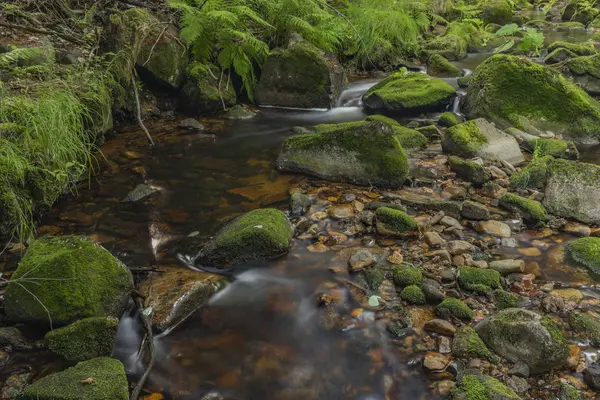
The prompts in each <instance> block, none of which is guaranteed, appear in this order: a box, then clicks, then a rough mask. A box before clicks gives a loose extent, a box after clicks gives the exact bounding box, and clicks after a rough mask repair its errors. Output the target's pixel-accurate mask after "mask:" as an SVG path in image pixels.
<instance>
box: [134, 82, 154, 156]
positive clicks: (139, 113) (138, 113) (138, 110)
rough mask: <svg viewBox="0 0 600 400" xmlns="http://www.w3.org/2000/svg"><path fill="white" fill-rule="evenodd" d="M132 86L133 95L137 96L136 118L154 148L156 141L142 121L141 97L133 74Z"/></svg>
mask: <svg viewBox="0 0 600 400" xmlns="http://www.w3.org/2000/svg"><path fill="white" fill-rule="evenodd" d="M131 85H132V86H133V87H132V89H133V94H134V95H135V110H136V113H135V117H136V119H137V122H138V125H139V126H140V128H142V130H143V131H144V133H145V134H146V137H147V138H148V142H149V143H150V146H154V140H152V136H151V135H150V132H148V128H146V125H144V121H142V109H141V107H140V96H139V95H138V90H137V85H136V82H135V73H132V74H131Z"/></svg>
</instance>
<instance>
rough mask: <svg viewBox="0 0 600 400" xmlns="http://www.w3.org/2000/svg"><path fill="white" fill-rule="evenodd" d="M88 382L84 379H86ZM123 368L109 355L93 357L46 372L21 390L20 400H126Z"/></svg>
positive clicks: (126, 392) (125, 377) (126, 386)
mask: <svg viewBox="0 0 600 400" xmlns="http://www.w3.org/2000/svg"><path fill="white" fill-rule="evenodd" d="M90 378H92V379H91V382H88V381H90ZM128 398H129V391H128V385H127V376H126V375H125V368H124V367H123V364H121V362H120V361H119V360H115V359H113V358H105V357H100V358H94V359H92V360H89V361H84V362H81V363H79V364H77V365H76V366H74V367H72V368H69V369H67V370H65V371H62V372H58V373H55V374H52V375H48V376H46V377H44V378H42V379H40V380H38V381H36V382H34V383H33V384H31V385H29V386H28V387H27V389H25V393H24V394H23V397H22V399H23V400H57V399H60V400H127V399H128Z"/></svg>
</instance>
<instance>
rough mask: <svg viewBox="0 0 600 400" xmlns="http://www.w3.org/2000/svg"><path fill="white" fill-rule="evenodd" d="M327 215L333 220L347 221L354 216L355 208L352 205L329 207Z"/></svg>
mask: <svg viewBox="0 0 600 400" xmlns="http://www.w3.org/2000/svg"><path fill="white" fill-rule="evenodd" d="M327 214H328V215H329V216H330V217H331V218H333V219H346V218H350V217H352V216H354V207H352V205H351V204H338V205H334V206H331V207H329V209H328V210H327Z"/></svg>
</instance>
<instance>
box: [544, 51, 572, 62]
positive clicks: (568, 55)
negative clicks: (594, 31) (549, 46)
mask: <svg viewBox="0 0 600 400" xmlns="http://www.w3.org/2000/svg"><path fill="white" fill-rule="evenodd" d="M576 57H577V54H575V53H573V52H572V51H571V50H567V49H563V48H562V47H561V48H559V49H556V50H554V51H552V52H551V53H550V54H548V55H547V56H546V57H545V58H544V64H556V63H559V62H563V61H565V60H569V59H572V58H576Z"/></svg>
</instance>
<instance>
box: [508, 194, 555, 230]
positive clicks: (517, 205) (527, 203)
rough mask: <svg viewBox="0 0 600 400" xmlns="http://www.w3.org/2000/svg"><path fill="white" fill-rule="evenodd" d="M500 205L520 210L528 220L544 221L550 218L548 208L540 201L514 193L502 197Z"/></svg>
mask: <svg viewBox="0 0 600 400" xmlns="http://www.w3.org/2000/svg"><path fill="white" fill-rule="evenodd" d="M500 205H501V206H503V207H504V208H506V209H509V210H512V211H515V212H518V213H519V214H521V215H522V216H523V218H524V219H525V220H526V221H530V222H532V223H543V222H546V221H547V220H548V216H547V215H546V209H545V208H544V206H542V204H541V203H540V202H538V201H535V200H531V199H526V198H524V197H521V196H517V195H515V194H512V193H506V194H505V195H503V196H502V197H500Z"/></svg>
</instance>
